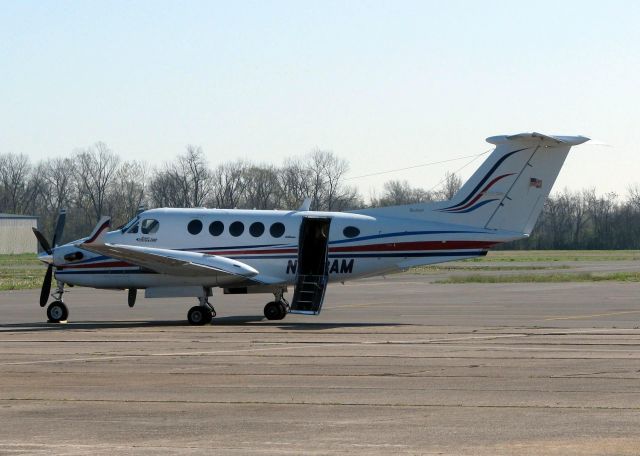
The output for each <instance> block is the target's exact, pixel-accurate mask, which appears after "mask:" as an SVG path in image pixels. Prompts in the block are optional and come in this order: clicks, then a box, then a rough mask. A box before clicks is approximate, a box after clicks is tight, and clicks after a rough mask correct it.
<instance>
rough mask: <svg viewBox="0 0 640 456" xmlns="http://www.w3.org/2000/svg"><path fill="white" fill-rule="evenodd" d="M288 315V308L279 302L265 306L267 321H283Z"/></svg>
mask: <svg viewBox="0 0 640 456" xmlns="http://www.w3.org/2000/svg"><path fill="white" fill-rule="evenodd" d="M286 315H287V308H286V307H285V306H284V304H283V303H281V302H279V301H272V302H270V303H267V305H266V306H264V316H265V317H267V320H282V319H283V318H284V317H285V316H286Z"/></svg>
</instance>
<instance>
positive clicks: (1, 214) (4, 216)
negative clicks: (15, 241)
mask: <svg viewBox="0 0 640 456" xmlns="http://www.w3.org/2000/svg"><path fill="white" fill-rule="evenodd" d="M37 218H38V217H37V216H35V215H17V214H6V213H4V212H0V219H37Z"/></svg>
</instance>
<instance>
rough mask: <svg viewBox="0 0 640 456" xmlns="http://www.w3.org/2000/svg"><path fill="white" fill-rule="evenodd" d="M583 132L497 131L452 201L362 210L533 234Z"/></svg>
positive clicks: (378, 213) (381, 214)
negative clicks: (491, 146) (491, 147)
mask: <svg viewBox="0 0 640 456" xmlns="http://www.w3.org/2000/svg"><path fill="white" fill-rule="evenodd" d="M588 140H589V139H588V138H585V137H583V136H546V135H542V134H540V133H521V134H517V135H512V136H493V137H491V138H487V142H489V143H492V144H495V145H496V148H495V150H494V151H493V152H492V153H491V155H490V156H489V157H488V158H487V160H485V162H484V163H483V164H482V165H481V166H480V168H479V169H478V170H477V171H476V172H475V173H474V174H473V175H472V176H471V178H469V180H468V181H467V182H466V183H465V184H464V185H463V186H462V188H461V189H460V191H459V192H458V193H456V195H454V197H453V198H452V199H451V200H450V201H443V202H437V203H422V204H411V205H406V206H392V207H386V208H377V209H369V210H363V211H358V212H361V213H366V214H370V215H374V216H375V215H380V216H383V215H386V216H394V217H405V218H413V219H416V218H417V219H424V220H428V221H434V222H446V223H456V224H462V225H468V226H476V227H482V228H487V229H496V230H507V231H513V232H518V233H525V234H530V233H531V230H532V229H533V226H534V225H535V222H536V220H537V218H538V216H539V215H540V211H541V210H542V206H543V204H544V200H545V198H546V197H547V196H548V195H549V192H550V191H551V188H552V187H553V184H554V182H555V180H556V178H557V177H558V173H559V172H560V168H561V167H562V165H563V163H564V160H565V158H566V157H567V154H568V152H569V149H571V146H576V145H578V144H582V143H584V142H586V141H588Z"/></svg>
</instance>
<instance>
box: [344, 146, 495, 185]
mask: <svg viewBox="0 0 640 456" xmlns="http://www.w3.org/2000/svg"><path fill="white" fill-rule="evenodd" d="M491 150H493V149H489V150H486V151H484V152H482V153H481V154H474V155H465V156H464V157H456V158H450V159H448V160H440V161H436V162H430V163H422V164H420V165H412V166H406V167H404V168H396V169H390V170H387V171H378V172H376V173H371V174H362V175H361V176H354V177H347V178H345V180H353V179H360V178H362V177H371V176H379V175H381V174H389V173H397V172H398V171H406V170H408V169H414V168H422V167H424V166H432V165H439V164H441V163H449V162H453V161H458V160H464V159H465V158H473V160H471V161H470V162H469V163H467V164H466V165H464V166H463V167H462V168H459V169H458V170H456V171H455V172H456V173H457V172H458V171H461V170H462V169H464V168H465V167H467V166H468V165H470V164H471V163H473V162H474V161H475V160H476V159H477V158H478V157H481V156H482V155H484V154H486V153H488V152H490V151H491Z"/></svg>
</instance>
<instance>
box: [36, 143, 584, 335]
mask: <svg viewBox="0 0 640 456" xmlns="http://www.w3.org/2000/svg"><path fill="white" fill-rule="evenodd" d="M487 141H488V142H489V143H492V144H495V145H496V148H495V150H494V151H493V152H492V153H491V155H490V156H489V157H488V158H487V159H486V161H485V162H484V163H483V164H482V166H480V168H479V169H478V170H477V171H476V172H475V174H473V176H471V178H470V179H469V180H468V181H467V182H466V183H465V184H464V186H463V187H462V188H461V189H460V191H459V192H458V193H457V194H456V195H455V196H454V197H453V199H451V200H450V201H442V202H433V203H419V204H409V205H403V206H391V207H382V208H372V209H361V210H356V211H351V212H317V211H310V210H309V204H308V201H306V202H305V204H303V207H301V208H300V209H299V210H297V211H279V210H269V211H265V210H237V209H229V210H226V209H152V210H147V211H144V212H141V213H139V214H138V215H137V216H136V217H135V218H134V219H133V220H131V221H130V222H129V223H127V224H126V225H124V226H123V227H122V228H120V229H117V230H115V231H109V232H107V229H108V228H109V223H110V219H109V218H108V217H103V218H102V219H101V220H100V222H99V223H98V225H97V226H96V228H95V229H94V230H93V233H91V235H90V236H89V237H86V238H83V239H79V240H77V241H73V242H70V243H68V244H65V245H61V246H56V239H59V238H60V236H61V234H62V230H63V227H64V220H65V215H64V213H61V214H60V217H59V218H58V222H57V224H56V229H55V234H54V237H53V241H52V243H51V245H53V248H51V247H50V245H49V243H48V242H47V240H46V239H45V238H44V237H43V236H42V234H40V233H39V232H38V231H37V230H35V229H34V232H35V234H36V237H37V238H38V240H39V242H40V244H41V246H42V247H43V249H44V251H45V253H43V254H41V255H40V256H39V259H40V260H41V261H43V262H45V263H47V264H48V265H49V267H48V269H47V274H46V276H45V281H44V284H43V286H42V293H41V297H40V305H41V306H42V307H44V306H45V305H46V303H47V300H48V298H49V293H50V291H51V276H52V271H53V270H54V269H55V278H56V282H57V288H56V290H55V291H54V293H53V294H51V297H52V298H53V299H54V302H52V303H51V304H49V306H48V308H47V316H48V318H49V321H51V322H60V321H63V320H66V319H67V316H68V313H69V312H68V310H67V307H66V305H65V304H64V303H63V302H62V295H63V292H64V285H65V284H68V285H70V286H73V285H80V286H85V287H94V288H107V289H128V290H129V299H128V301H129V306H131V307H133V305H134V303H135V299H136V293H137V290H138V289H144V290H145V297H147V298H166V297H197V298H198V300H199V305H197V306H195V307H192V308H191V309H190V310H189V312H188V317H187V318H188V320H189V323H191V324H194V325H201V324H206V323H209V322H211V320H212V318H213V317H214V316H215V310H214V309H213V306H212V305H211V304H210V303H209V299H208V298H209V297H210V296H211V294H212V292H211V290H212V289H213V288H214V287H220V288H223V289H224V292H225V293H231V294H245V293H254V292H257V293H273V295H274V296H275V299H274V300H273V301H272V302H269V303H268V304H267V305H266V306H265V308H264V315H265V317H266V318H267V319H269V320H280V319H282V318H284V317H285V316H286V315H287V313H297V314H308V315H317V314H319V313H320V309H321V307H322V302H323V299H324V294H325V289H326V286H327V284H328V283H329V282H344V281H346V280H351V279H356V278H360V277H365V276H373V275H381V274H386V273H390V272H394V271H400V270H403V269H406V268H410V267H412V266H418V265H425V264H434V263H440V262H444V261H452V260H461V259H465V258H474V257H479V256H483V255H486V254H487V250H488V249H489V248H491V247H493V246H495V245H497V244H500V243H503V242H509V241H513V240H516V239H522V238H526V237H527V236H529V234H530V233H531V230H532V229H533V226H534V224H535V222H536V219H537V218H538V215H539V214H540V211H541V210H542V206H543V204H544V200H545V198H546V197H547V195H548V194H549V192H550V191H551V187H552V186H553V183H554V181H555V180H556V177H557V176H558V173H559V172H560V168H561V167H562V164H563V162H564V160H565V158H566V156H567V153H568V152H569V149H570V148H571V146H575V145H578V144H582V143H584V142H586V141H588V138H585V137H583V136H546V135H542V134H539V133H522V134H517V135H513V136H493V137H491V138H488V139H487ZM290 285H293V286H294V287H295V288H294V292H293V298H292V299H291V303H289V302H287V300H285V298H284V293H285V292H286V291H287V286H290Z"/></svg>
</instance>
